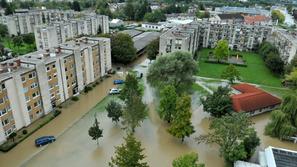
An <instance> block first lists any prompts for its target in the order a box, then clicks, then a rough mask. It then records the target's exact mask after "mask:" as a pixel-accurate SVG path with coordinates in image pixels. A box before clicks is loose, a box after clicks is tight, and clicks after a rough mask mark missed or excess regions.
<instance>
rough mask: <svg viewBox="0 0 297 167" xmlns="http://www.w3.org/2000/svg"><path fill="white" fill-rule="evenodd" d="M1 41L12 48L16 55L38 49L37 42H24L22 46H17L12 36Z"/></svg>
mask: <svg viewBox="0 0 297 167" xmlns="http://www.w3.org/2000/svg"><path fill="white" fill-rule="evenodd" d="M1 41H2V43H3V45H4V47H6V48H9V49H11V50H12V52H13V54H14V55H24V54H27V53H30V52H34V51H36V46H35V43H32V44H27V43H25V42H23V43H22V44H21V45H20V46H15V45H14V44H13V42H12V38H9V37H6V38H3V39H1Z"/></svg>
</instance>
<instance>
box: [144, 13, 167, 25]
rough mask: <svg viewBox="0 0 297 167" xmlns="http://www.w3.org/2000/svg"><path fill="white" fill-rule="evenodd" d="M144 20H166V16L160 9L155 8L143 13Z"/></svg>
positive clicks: (152, 21) (153, 21) (154, 21)
mask: <svg viewBox="0 0 297 167" xmlns="http://www.w3.org/2000/svg"><path fill="white" fill-rule="evenodd" d="M144 20H145V21H147V22H151V23H157V22H160V21H166V16H165V14H164V13H163V12H162V11H161V10H155V11H153V12H150V13H146V14H145V15H144Z"/></svg>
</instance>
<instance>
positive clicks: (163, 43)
mask: <svg viewBox="0 0 297 167" xmlns="http://www.w3.org/2000/svg"><path fill="white" fill-rule="evenodd" d="M270 33H271V27H269V26H262V25H247V24H236V23H229V22H220V21H215V22H210V21H196V22H192V23H190V24H187V25H182V26H177V27H174V28H172V29H170V30H168V31H167V32H166V33H164V34H162V35H161V37H160V54H164V53H168V52H174V51H178V50H185V51H189V52H191V53H194V52H195V51H196V50H197V49H199V48H214V47H215V46H216V43H217V41H219V40H221V39H226V40H228V42H229V47H230V48H231V49H234V50H240V51H246V50H253V49H255V48H256V47H257V46H258V45H259V44H260V43H261V42H262V41H264V40H266V38H267V36H269V34H270Z"/></svg>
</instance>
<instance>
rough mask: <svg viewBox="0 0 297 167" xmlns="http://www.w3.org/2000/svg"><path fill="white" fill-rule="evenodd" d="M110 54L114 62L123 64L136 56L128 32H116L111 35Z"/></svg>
mask: <svg viewBox="0 0 297 167" xmlns="http://www.w3.org/2000/svg"><path fill="white" fill-rule="evenodd" d="M111 56H112V60H113V61H114V62H118V63H124V64H127V63H129V62H131V61H132V60H134V59H135V58H136V49H135V48H134V42H133V40H132V38H131V37H130V36H129V35H128V34H123V33H118V34H116V35H113V36H112V37H111Z"/></svg>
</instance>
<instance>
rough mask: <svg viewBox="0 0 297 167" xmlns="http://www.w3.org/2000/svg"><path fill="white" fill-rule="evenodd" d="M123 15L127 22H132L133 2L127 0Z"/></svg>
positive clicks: (133, 14) (133, 13)
mask: <svg viewBox="0 0 297 167" xmlns="http://www.w3.org/2000/svg"><path fill="white" fill-rule="evenodd" d="M124 13H125V15H126V16H127V18H128V19H129V20H134V16H135V9H134V5H133V0H127V1H126V5H125V7H124Z"/></svg>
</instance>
